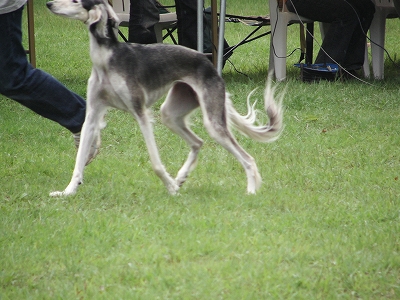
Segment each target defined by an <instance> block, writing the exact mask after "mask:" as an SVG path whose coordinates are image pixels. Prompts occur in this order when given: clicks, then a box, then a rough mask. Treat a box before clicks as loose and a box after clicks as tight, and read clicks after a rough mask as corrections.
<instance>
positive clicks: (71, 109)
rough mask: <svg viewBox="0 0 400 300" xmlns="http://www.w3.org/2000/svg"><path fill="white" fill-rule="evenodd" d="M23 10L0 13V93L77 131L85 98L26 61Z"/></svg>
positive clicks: (81, 120) (82, 120)
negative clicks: (22, 22) (22, 28)
mask: <svg viewBox="0 0 400 300" xmlns="http://www.w3.org/2000/svg"><path fill="white" fill-rule="evenodd" d="M22 10H23V8H21V9H19V10H17V11H14V12H12V13H8V14H2V15H0V93H1V94H3V95H5V96H6V97H8V98H11V99H13V100H15V101H17V102H19V103H21V104H22V105H24V106H26V107H28V108H29V109H31V110H33V111H34V112H36V113H37V114H39V115H41V116H43V117H45V118H48V119H50V120H53V121H55V122H57V123H59V124H60V125H62V126H63V127H65V128H67V129H68V130H70V131H71V132H73V133H76V132H79V131H80V130H81V127H82V125H83V122H84V120H85V110H86V102H85V100H83V99H82V98H81V97H80V96H78V95H77V94H74V93H73V92H71V91H70V90H68V89H67V88H66V87H65V86H64V85H63V84H61V83H60V82H59V81H57V80H56V79H55V78H53V77H52V76H50V75H49V74H47V73H45V72H44V71H41V70H39V69H34V68H33V67H32V66H31V65H30V64H29V62H28V60H27V57H26V53H25V49H24V48H23V46H22V42H21V40H22V32H21V21H22Z"/></svg>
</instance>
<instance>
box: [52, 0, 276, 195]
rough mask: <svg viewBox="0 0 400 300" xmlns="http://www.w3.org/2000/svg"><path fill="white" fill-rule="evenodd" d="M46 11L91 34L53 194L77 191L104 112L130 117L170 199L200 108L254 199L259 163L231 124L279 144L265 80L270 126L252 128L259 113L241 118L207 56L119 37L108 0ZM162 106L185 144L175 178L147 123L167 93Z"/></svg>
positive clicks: (61, 2)
mask: <svg viewBox="0 0 400 300" xmlns="http://www.w3.org/2000/svg"><path fill="white" fill-rule="evenodd" d="M47 7H48V8H49V9H50V10H51V11H52V12H53V13H55V14H57V15H61V16H65V17H67V18H71V19H77V20H80V21H82V22H84V23H85V24H86V25H87V26H88V29H89V37H90V57H91V60H92V63H93V67H92V73H91V75H90V78H89V82H88V87H87V111H86V119H85V123H84V125H83V128H82V135H81V141H80V145H79V149H78V153H77V158H76V163H75V168H74V172H73V175H72V179H71V182H70V183H69V185H68V186H67V187H66V189H65V190H64V191H62V192H53V193H51V194H50V195H52V196H64V195H71V194H74V193H75V192H76V190H77V188H78V186H79V185H80V184H81V183H82V180H83V171H84V167H85V163H86V161H87V158H88V156H89V150H90V147H91V144H92V143H93V141H94V139H95V138H96V137H97V136H98V135H99V134H100V130H101V128H102V122H103V117H104V115H105V113H106V111H107V109H108V108H117V109H121V110H124V111H128V112H130V113H131V114H132V115H133V116H134V117H135V119H136V120H137V122H138V123H139V126H140V129H141V131H142V133H143V136H144V139H145V142H146V145H147V148H148V152H149V155H150V160H151V164H152V167H153V169H154V171H155V173H156V174H157V176H158V177H160V179H161V180H162V182H163V183H164V184H165V186H166V188H167V190H168V191H169V193H171V194H176V193H177V192H178V190H179V188H180V186H181V185H182V184H183V183H184V182H185V181H186V179H187V177H188V175H189V173H190V171H192V170H193V169H194V167H195V165H196V162H197V156H198V153H199V150H200V148H201V146H202V144H203V141H202V140H201V139H200V138H199V137H198V136H196V135H195V134H194V133H193V132H192V131H191V129H190V128H189V126H188V122H187V121H188V116H189V115H190V113H191V112H192V111H193V110H194V109H196V108H197V107H200V109H201V111H202V114H203V122H204V126H205V127H206V129H207V131H208V132H209V134H210V136H211V137H212V138H214V139H215V140H216V141H217V142H218V143H219V144H221V145H222V146H223V147H224V148H225V149H226V150H228V151H229V152H230V153H232V154H233V155H234V156H235V157H236V159H237V160H238V161H239V162H240V163H241V164H242V166H243V168H244V170H245V172H246V175H247V192H248V193H249V194H254V193H255V192H256V190H257V189H258V188H259V187H260V184H261V177H260V175H259V172H258V169H257V166H256V163H255V161H254V159H253V157H252V156H250V155H249V154H248V153H247V152H246V151H245V150H244V149H243V148H242V147H241V146H240V145H239V144H238V143H237V141H236V139H235V138H234V136H233V135H232V133H231V131H230V129H229V127H230V125H233V126H234V127H235V128H236V129H237V130H238V131H240V132H241V133H243V134H245V135H247V136H249V137H250V138H252V139H254V140H256V141H260V142H271V141H273V140H276V139H277V138H278V137H279V135H280V133H281V131H282V128H283V124H282V119H283V112H282V108H281V102H282V99H283V93H282V94H281V96H280V101H275V100H274V88H272V87H271V84H270V80H268V83H267V86H266V90H265V94H264V102H265V110H266V113H267V115H268V117H269V124H267V125H265V126H261V125H254V123H255V122H256V111H255V109H254V105H253V106H251V105H250V104H249V102H247V103H248V114H247V115H246V116H242V115H240V114H239V113H238V112H237V111H236V110H235V108H234V107H233V105H232V102H231V100H230V99H229V95H228V94H227V93H226V92H225V83H224V81H223V79H222V78H221V77H220V76H219V75H218V73H217V71H216V69H215V68H214V66H213V65H212V64H211V63H210V61H209V60H208V59H207V57H206V56H205V55H203V54H201V53H199V52H197V51H194V50H191V49H188V48H185V47H181V46H175V45H167V44H153V45H139V44H128V43H120V42H118V40H117V29H118V24H119V22H118V17H117V15H116V14H115V12H114V11H113V9H112V7H111V6H110V5H109V4H108V2H107V1H106V0H54V1H51V2H48V3H47ZM167 92H168V94H167V96H166V100H165V102H164V103H163V104H162V106H161V118H162V122H163V123H164V124H165V125H166V126H167V127H168V128H170V129H171V130H172V131H173V132H175V133H176V134H178V135H179V136H181V137H182V138H183V139H184V140H185V141H186V142H187V144H188V146H189V147H190V152H189V155H188V157H187V160H186V162H185V163H184V164H183V166H182V167H181V169H180V170H179V172H178V175H177V177H176V178H175V179H173V178H172V177H171V176H170V175H169V174H168V173H167V171H166V170H165V167H164V165H163V164H162V162H161V160H160V156H159V153H158V149H157V146H156V142H155V138H154V134H153V128H152V124H151V114H150V107H151V106H152V105H153V104H154V103H155V102H156V101H157V100H158V99H160V98H161V97H162V96H163V95H164V94H165V93H167Z"/></svg>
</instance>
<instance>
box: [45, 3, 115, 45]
mask: <svg viewBox="0 0 400 300" xmlns="http://www.w3.org/2000/svg"><path fill="white" fill-rule="evenodd" d="M46 5H47V7H48V9H50V11H51V12H52V13H54V14H56V15H60V16H64V17H67V18H70V19H75V20H79V21H82V22H84V23H85V24H87V25H88V26H89V28H90V30H91V32H92V33H94V31H96V35H97V36H100V37H103V38H107V37H110V36H109V35H110V30H111V29H112V30H118V25H119V19H118V16H117V14H116V13H115V12H114V10H113V9H112V7H111V6H110V4H108V1H107V0H53V1H50V2H47V4H46Z"/></svg>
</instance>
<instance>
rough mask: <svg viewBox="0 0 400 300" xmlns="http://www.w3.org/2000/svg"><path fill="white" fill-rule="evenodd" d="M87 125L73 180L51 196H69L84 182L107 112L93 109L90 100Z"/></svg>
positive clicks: (96, 108) (81, 141)
mask: <svg viewBox="0 0 400 300" xmlns="http://www.w3.org/2000/svg"><path fill="white" fill-rule="evenodd" d="M86 109H87V112H86V118H85V123H84V124H83V127H82V132H81V139H80V143H79V148H78V153H77V155H76V161H75V168H74V172H73V174H72V178H71V181H70V183H69V184H68V186H67V187H66V188H65V190H64V191H62V192H61V191H56V192H52V193H50V196H53V197H59V196H69V195H73V194H75V193H76V190H77V189H78V186H79V185H80V184H81V183H82V181H83V170H84V168H85V165H86V162H87V160H88V157H89V152H90V147H91V145H92V143H93V141H94V139H95V137H96V136H98V135H99V134H100V129H101V123H102V120H103V117H104V114H105V112H106V109H105V108H103V107H102V106H97V107H93V106H92V105H91V103H90V100H89V99H88V102H87V108H86Z"/></svg>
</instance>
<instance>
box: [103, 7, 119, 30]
mask: <svg viewBox="0 0 400 300" xmlns="http://www.w3.org/2000/svg"><path fill="white" fill-rule="evenodd" d="M104 5H105V8H106V10H107V15H108V22H109V23H110V24H111V26H112V27H113V28H114V29H118V26H119V23H120V22H119V18H118V16H117V14H116V13H115V11H114V9H113V8H112V6H111V5H110V4H108V3H107V2H106V3H104Z"/></svg>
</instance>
